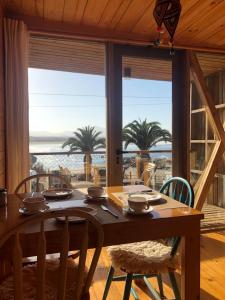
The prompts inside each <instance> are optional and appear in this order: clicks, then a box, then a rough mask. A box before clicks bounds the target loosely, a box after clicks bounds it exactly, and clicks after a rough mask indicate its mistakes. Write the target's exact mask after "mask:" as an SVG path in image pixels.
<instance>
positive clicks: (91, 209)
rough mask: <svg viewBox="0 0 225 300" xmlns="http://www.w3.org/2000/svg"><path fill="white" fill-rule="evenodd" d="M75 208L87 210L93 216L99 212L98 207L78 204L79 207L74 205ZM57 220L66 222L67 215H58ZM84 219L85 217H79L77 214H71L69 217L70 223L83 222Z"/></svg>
mask: <svg viewBox="0 0 225 300" xmlns="http://www.w3.org/2000/svg"><path fill="white" fill-rule="evenodd" d="M73 208H74V209H75V208H77V209H79V210H82V211H84V212H87V213H88V214H90V215H92V216H95V215H96V214H97V209H95V208H92V207H85V206H77V207H73ZM56 220H57V221H60V222H65V217H57V218H56ZM83 220H84V219H83V218H79V217H75V216H71V217H69V218H68V221H69V222H70V223H77V222H82V221H83Z"/></svg>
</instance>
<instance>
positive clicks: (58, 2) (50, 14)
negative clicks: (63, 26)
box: [44, 0, 64, 22]
mask: <svg viewBox="0 0 225 300" xmlns="http://www.w3.org/2000/svg"><path fill="white" fill-rule="evenodd" d="M63 11H64V0H54V1H52V0H50V1H49V0H45V1H44V18H45V19H46V20H58V21H60V22H61V21H62V18H63Z"/></svg>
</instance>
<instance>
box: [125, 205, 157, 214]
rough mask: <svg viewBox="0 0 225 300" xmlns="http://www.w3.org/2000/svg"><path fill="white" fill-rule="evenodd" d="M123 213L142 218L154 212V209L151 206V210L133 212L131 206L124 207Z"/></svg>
mask: <svg viewBox="0 0 225 300" xmlns="http://www.w3.org/2000/svg"><path fill="white" fill-rule="evenodd" d="M123 211H124V212H125V213H127V214H131V215H135V216H140V215H146V214H149V213H150V212H152V211H153V207H152V206H150V207H149V209H144V210H142V211H140V212H136V211H135V210H133V209H132V208H130V207H129V206H127V207H124V208H123Z"/></svg>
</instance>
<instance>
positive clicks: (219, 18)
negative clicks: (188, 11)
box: [177, 3, 225, 42]
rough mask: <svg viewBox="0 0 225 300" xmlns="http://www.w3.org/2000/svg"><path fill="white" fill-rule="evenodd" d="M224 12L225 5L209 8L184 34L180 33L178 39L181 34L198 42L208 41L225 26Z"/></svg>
mask: <svg viewBox="0 0 225 300" xmlns="http://www.w3.org/2000/svg"><path fill="white" fill-rule="evenodd" d="M224 12H225V3H220V5H219V4H218V5H217V6H214V7H208V10H207V11H204V14H203V15H202V16H199V18H198V19H197V20H196V21H194V20H193V21H192V22H191V23H190V24H189V26H188V27H187V28H186V29H185V30H184V31H183V32H181V31H179V33H178V35H177V37H178V38H179V36H181V34H185V37H187V38H190V39H192V41H198V42H199V41H204V40H205V39H208V37H209V36H210V35H212V33H213V32H215V30H216V29H217V28H221V26H223V27H224V26H225V18H224V16H225V14H224ZM209 20H210V22H209Z"/></svg>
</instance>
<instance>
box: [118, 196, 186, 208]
mask: <svg viewBox="0 0 225 300" xmlns="http://www.w3.org/2000/svg"><path fill="white" fill-rule="evenodd" d="M112 195H113V199H112V200H114V201H116V203H117V204H118V205H120V206H121V207H126V206H127V205H128V204H127V199H128V196H129V193H127V192H121V193H112ZM150 205H151V206H152V207H153V208H154V209H155V210H161V209H171V208H181V207H187V206H186V205H185V204H183V203H181V202H179V201H176V200H173V199H171V198H169V197H167V196H163V198H162V199H160V200H159V201H156V202H152V203H151V204H150Z"/></svg>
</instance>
